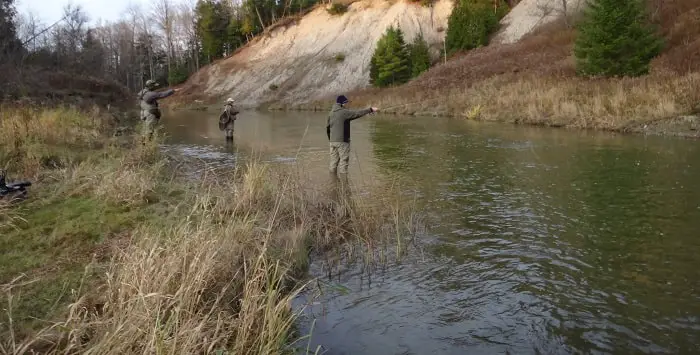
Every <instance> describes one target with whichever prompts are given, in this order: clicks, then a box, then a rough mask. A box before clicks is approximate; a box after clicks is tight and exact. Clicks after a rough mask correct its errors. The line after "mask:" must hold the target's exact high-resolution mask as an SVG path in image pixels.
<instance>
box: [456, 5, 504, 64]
mask: <svg viewBox="0 0 700 355" xmlns="http://www.w3.org/2000/svg"><path fill="white" fill-rule="evenodd" d="M497 5H498V6H497V7H496V9H494V6H493V1H492V0H460V1H459V2H457V3H456V4H455V8H454V9H453V10H452V14H450V17H449V19H448V21H447V26H448V28H447V38H446V39H445V42H446V43H445V44H446V46H447V51H448V52H450V53H455V52H458V51H463V50H470V49H474V48H478V47H481V46H485V45H487V44H488V41H489V36H490V35H491V34H492V33H493V32H494V31H495V30H496V29H497V28H498V21H500V20H501V18H503V16H505V14H506V13H508V6H507V5H506V4H504V3H503V2H502V0H498V3H497Z"/></svg>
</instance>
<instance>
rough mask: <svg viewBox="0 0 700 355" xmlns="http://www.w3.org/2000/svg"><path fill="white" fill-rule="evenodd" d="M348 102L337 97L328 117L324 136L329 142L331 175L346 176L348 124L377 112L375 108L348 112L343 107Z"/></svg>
mask: <svg viewBox="0 0 700 355" xmlns="http://www.w3.org/2000/svg"><path fill="white" fill-rule="evenodd" d="M349 102H350V100H348V98H347V97H345V96H344V95H340V96H338V98H337V99H336V101H335V104H334V105H333V108H332V109H331V112H330V114H329V115H328V124H327V125H326V134H327V135H328V141H329V142H330V172H331V174H333V175H335V174H336V173H337V174H347V173H348V163H349V162H350V122H351V121H353V120H356V119H358V118H360V117H364V116H366V115H368V114H370V113H374V112H377V111H379V109H378V108H376V107H370V108H367V109H364V110H348V109H347V108H345V105H346V104H348V103H349Z"/></svg>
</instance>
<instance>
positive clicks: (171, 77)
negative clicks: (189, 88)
mask: <svg viewBox="0 0 700 355" xmlns="http://www.w3.org/2000/svg"><path fill="white" fill-rule="evenodd" d="M189 75H190V74H189V72H188V71H187V68H185V67H184V66H180V65H177V66H175V67H173V68H172V69H171V70H170V73H169V74H168V84H170V85H178V84H182V83H184V82H185V81H187V78H188V77H189Z"/></svg>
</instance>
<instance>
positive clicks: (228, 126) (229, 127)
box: [219, 98, 239, 141]
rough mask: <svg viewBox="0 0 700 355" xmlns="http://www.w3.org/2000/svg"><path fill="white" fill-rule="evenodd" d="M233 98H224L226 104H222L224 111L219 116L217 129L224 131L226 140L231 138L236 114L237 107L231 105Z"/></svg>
mask: <svg viewBox="0 0 700 355" xmlns="http://www.w3.org/2000/svg"><path fill="white" fill-rule="evenodd" d="M233 102H234V101H233V99H232V98H229V99H228V100H226V105H225V106H224V112H222V113H221V116H219V129H220V130H222V131H226V140H227V141H231V140H233V124H234V123H235V121H236V115H238V113H239V111H238V109H237V108H236V107H235V106H233Z"/></svg>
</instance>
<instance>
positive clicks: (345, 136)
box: [326, 104, 372, 143]
mask: <svg viewBox="0 0 700 355" xmlns="http://www.w3.org/2000/svg"><path fill="white" fill-rule="evenodd" d="M370 113H372V109H371V108H368V109H364V110H348V109H346V108H345V107H343V106H341V105H340V104H335V105H333V108H332V109H331V113H330V114H329V115H328V124H327V125H326V134H327V135H328V140H329V141H331V142H334V143H342V142H345V143H350V121H352V120H356V119H358V118H360V117H362V116H365V115H367V114H370Z"/></svg>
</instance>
